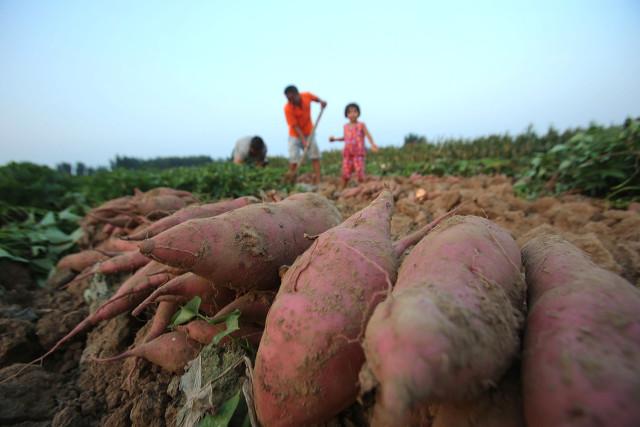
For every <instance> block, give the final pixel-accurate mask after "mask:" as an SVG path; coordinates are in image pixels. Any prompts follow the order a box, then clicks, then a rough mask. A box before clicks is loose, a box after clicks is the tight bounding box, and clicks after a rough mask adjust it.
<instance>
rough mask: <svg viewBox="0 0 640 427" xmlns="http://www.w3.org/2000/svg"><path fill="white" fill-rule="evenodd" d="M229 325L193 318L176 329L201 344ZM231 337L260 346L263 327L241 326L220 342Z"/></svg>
mask: <svg viewBox="0 0 640 427" xmlns="http://www.w3.org/2000/svg"><path fill="white" fill-rule="evenodd" d="M226 328H227V326H226V325H225V324H224V323H217V324H211V323H208V322H205V321H204V320H201V319H198V320H192V321H191V322H189V323H187V324H186V325H180V326H177V327H176V330H178V331H182V332H184V333H186V334H187V336H188V337H189V338H191V339H192V340H194V341H197V342H199V343H200V344H204V345H207V344H209V343H210V342H211V341H213V338H214V337H215V336H216V335H218V334H219V333H220V332H223V331H225V330H226ZM230 337H232V338H236V339H246V340H247V341H248V342H249V343H250V344H251V345H253V346H254V347H258V344H260V338H261V337H262V328H257V327H255V326H244V325H242V326H240V329H238V330H237V331H233V332H231V333H230V334H229V335H227V336H226V337H224V338H223V339H222V340H220V344H224V343H225V342H228V341H229V340H230Z"/></svg>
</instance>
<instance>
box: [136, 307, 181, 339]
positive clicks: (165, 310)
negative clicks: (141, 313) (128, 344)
mask: <svg viewBox="0 0 640 427" xmlns="http://www.w3.org/2000/svg"><path fill="white" fill-rule="evenodd" d="M178 307H179V304H178V303H177V302H171V301H163V302H161V303H160V304H158V308H156V313H155V314H154V315H153V318H152V319H151V326H150V327H149V330H148V331H147V334H146V335H145V336H144V342H149V341H151V340H153V339H155V338H157V337H159V336H160V335H162V334H163V333H164V332H165V329H167V326H169V323H171V318H172V317H173V315H174V313H175V312H176V310H178Z"/></svg>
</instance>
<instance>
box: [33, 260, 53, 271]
mask: <svg viewBox="0 0 640 427" xmlns="http://www.w3.org/2000/svg"><path fill="white" fill-rule="evenodd" d="M31 264H33V265H35V266H36V267H37V268H39V269H40V270H42V271H46V272H47V273H48V272H49V271H50V270H51V269H52V268H53V266H54V264H53V260H51V259H49V258H39V259H34V260H31Z"/></svg>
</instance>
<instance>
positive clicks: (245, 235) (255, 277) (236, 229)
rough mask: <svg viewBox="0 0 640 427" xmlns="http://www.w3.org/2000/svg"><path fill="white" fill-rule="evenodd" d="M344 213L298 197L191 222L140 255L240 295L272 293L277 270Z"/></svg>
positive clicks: (309, 196) (146, 244) (144, 246)
mask: <svg viewBox="0 0 640 427" xmlns="http://www.w3.org/2000/svg"><path fill="white" fill-rule="evenodd" d="M339 222H340V214H339V212H338V210H337V209H336V208H335V206H333V204H332V203H331V202H330V201H329V200H327V199H326V198H324V197H322V196H320V195H317V194H315V193H300V194H294V195H292V196H289V197H287V198H286V199H285V200H283V201H281V202H278V203H259V204H253V205H249V206H245V207H243V208H239V209H235V210H233V211H230V212H227V213H224V214H222V215H218V216H215V217H212V218H202V219H192V220H189V221H187V222H183V223H182V224H178V225H176V226H175V227H172V228H170V229H168V230H167V231H164V232H162V233H160V234H158V235H157V236H155V237H153V238H151V239H147V240H145V241H143V242H142V243H141V244H140V251H141V252H142V253H143V254H144V255H146V256H148V257H150V258H153V259H155V260H157V261H159V262H161V263H163V264H167V265H172V266H175V267H180V268H182V269H184V270H186V271H191V272H193V273H195V274H197V275H199V276H202V277H206V278H208V279H210V280H211V281H213V282H214V283H215V284H216V285H219V286H225V287H229V288H233V289H236V290H240V291H246V290H249V289H273V288H275V287H277V285H278V283H279V276H278V268H279V267H280V266H281V265H287V264H291V263H292V262H293V261H294V260H295V258H296V257H297V256H298V255H300V254H301V253H302V252H304V250H305V249H306V248H308V247H309V246H310V245H311V240H309V239H308V238H306V236H305V234H306V235H317V234H319V233H322V232H323V231H325V230H327V229H329V228H331V227H333V226H335V225H337V224H338V223H339Z"/></svg>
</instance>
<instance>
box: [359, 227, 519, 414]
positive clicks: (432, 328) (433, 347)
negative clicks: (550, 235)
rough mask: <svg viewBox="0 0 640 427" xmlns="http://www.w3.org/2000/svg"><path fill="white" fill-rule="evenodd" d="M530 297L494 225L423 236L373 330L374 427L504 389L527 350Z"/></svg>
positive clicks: (369, 349)
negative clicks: (523, 337) (524, 336)
mask: <svg viewBox="0 0 640 427" xmlns="http://www.w3.org/2000/svg"><path fill="white" fill-rule="evenodd" d="M524 296H525V286H524V280H523V277H522V272H521V256H520V249H519V248H518V245H517V244H516V242H515V241H514V240H513V238H512V237H511V235H510V234H509V233H508V232H507V231H505V230H503V229H502V228H500V227H499V226H497V225H496V224H494V223H492V222H491V221H489V220H486V219H484V218H479V217H474V216H456V217H453V218H450V219H449V220H447V221H446V222H444V223H443V224H441V226H440V227H438V228H437V229H436V230H434V231H433V232H432V233H430V234H429V235H427V236H426V237H425V238H424V239H422V240H421V241H420V243H418V244H417V245H416V246H415V247H414V248H413V250H412V251H411V253H410V254H409V255H407V257H406V258H405V259H404V261H403V263H402V266H401V267H400V270H399V273H398V280H397V282H396V285H395V288H394V290H393V292H392V294H391V295H390V296H389V298H387V300H385V301H384V302H383V303H382V304H380V305H378V307H377V308H376V310H375V312H374V314H373V315H372V316H371V319H370V321H369V323H368V325H367V330H366V334H365V340H364V344H363V346H364V349H365V354H366V358H367V365H366V366H365V367H364V369H363V372H362V373H361V383H362V384H363V387H364V388H365V389H367V388H370V387H371V386H372V385H375V383H376V382H378V383H379V388H378V390H377V394H376V405H375V408H374V417H373V421H372V425H374V426H390V425H402V424H403V423H405V422H407V421H406V420H408V419H410V418H411V417H412V412H414V411H416V410H420V409H421V408H422V407H424V406H425V405H427V404H429V403H432V402H436V401H443V400H468V399H473V398H475V397H476V396H478V395H479V394H480V393H482V392H483V391H484V390H485V389H486V388H487V387H488V386H490V385H491V384H496V383H497V382H498V381H499V380H500V378H501V376H502V375H503V374H504V373H505V371H506V370H507V368H508V367H509V366H510V365H511V364H512V362H513V358H514V357H515V356H516V355H517V352H518V350H519V344H520V340H519V332H520V327H521V325H522V322H523V318H524V315H523V309H524Z"/></svg>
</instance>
